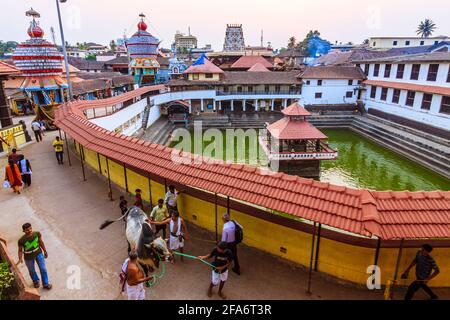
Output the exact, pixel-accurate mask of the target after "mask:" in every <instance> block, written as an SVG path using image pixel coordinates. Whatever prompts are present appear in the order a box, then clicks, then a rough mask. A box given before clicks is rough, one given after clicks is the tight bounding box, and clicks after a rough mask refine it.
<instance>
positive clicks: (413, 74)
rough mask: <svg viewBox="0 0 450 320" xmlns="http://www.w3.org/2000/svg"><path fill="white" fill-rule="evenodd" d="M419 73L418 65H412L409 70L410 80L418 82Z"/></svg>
mask: <svg viewBox="0 0 450 320" xmlns="http://www.w3.org/2000/svg"><path fill="white" fill-rule="evenodd" d="M419 73H420V64H413V66H412V69H411V80H418V79H419Z"/></svg>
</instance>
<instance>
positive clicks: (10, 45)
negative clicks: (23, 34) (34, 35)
mask: <svg viewBox="0 0 450 320" xmlns="http://www.w3.org/2000/svg"><path fill="white" fill-rule="evenodd" d="M17 46H18V43H17V42H15V41H6V42H3V41H2V40H0V56H3V55H4V54H5V53H12V52H13V51H14V49H15V48H16V47H17Z"/></svg>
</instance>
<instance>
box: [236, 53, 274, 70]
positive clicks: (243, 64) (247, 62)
mask: <svg viewBox="0 0 450 320" xmlns="http://www.w3.org/2000/svg"><path fill="white" fill-rule="evenodd" d="M257 63H260V64H262V65H263V66H264V67H266V68H273V65H272V64H271V63H270V62H269V61H267V60H266V59H264V58H263V57H261V56H242V57H240V58H239V59H238V60H237V61H236V62H235V63H233V64H232V65H231V69H250V68H251V67H253V66H254V65H255V64H257Z"/></svg>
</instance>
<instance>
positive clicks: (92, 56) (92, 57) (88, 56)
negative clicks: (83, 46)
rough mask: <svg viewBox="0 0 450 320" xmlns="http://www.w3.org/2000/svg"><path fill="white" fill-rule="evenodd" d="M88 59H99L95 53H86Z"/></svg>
mask: <svg viewBox="0 0 450 320" xmlns="http://www.w3.org/2000/svg"><path fill="white" fill-rule="evenodd" d="M86 60H91V61H95V60H97V58H96V56H95V54H92V53H89V54H87V55H86Z"/></svg>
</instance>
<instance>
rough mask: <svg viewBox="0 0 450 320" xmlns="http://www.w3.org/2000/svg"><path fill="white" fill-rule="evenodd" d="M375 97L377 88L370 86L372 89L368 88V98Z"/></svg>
mask: <svg viewBox="0 0 450 320" xmlns="http://www.w3.org/2000/svg"><path fill="white" fill-rule="evenodd" d="M376 95H377V87H375V86H372V88H370V98H371V99H375V97H376Z"/></svg>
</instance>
